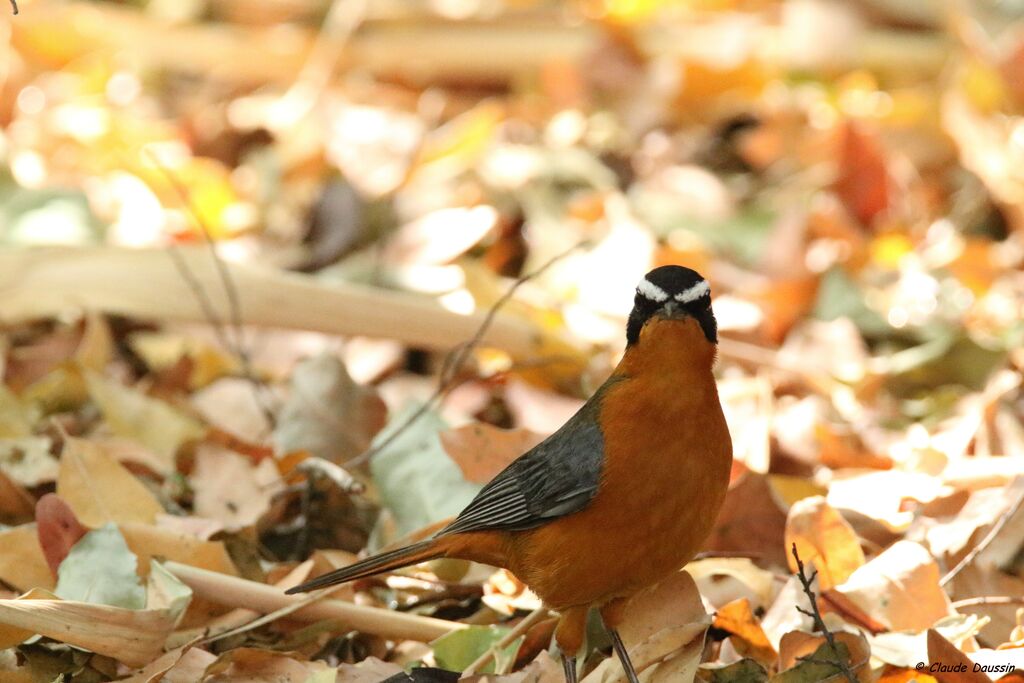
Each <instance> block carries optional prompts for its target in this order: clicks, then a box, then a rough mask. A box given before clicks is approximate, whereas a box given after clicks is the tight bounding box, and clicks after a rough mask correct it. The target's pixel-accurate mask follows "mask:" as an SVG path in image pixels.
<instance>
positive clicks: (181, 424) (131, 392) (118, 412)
mask: <svg viewBox="0 0 1024 683" xmlns="http://www.w3.org/2000/svg"><path fill="white" fill-rule="evenodd" d="M85 380H86V384H87V385H88V387H89V394H90V395H91V396H92V399H93V400H94V401H95V402H96V405H97V406H99V409H100V411H101V412H102V413H103V418H104V419H105V420H106V422H107V424H108V425H109V426H110V428H111V430H113V432H114V433H115V434H117V435H118V436H123V437H125V438H127V439H134V440H135V441H138V442H139V443H141V444H142V445H144V446H146V447H147V448H148V449H150V450H151V451H153V452H154V453H156V454H158V455H160V456H161V457H162V458H163V459H164V466H163V468H162V469H161V470H160V472H159V473H160V474H169V473H170V472H172V471H174V466H175V462H174V458H175V455H176V454H177V452H178V448H180V447H181V446H182V445H183V444H185V443H187V442H189V441H194V440H196V439H199V438H201V437H202V436H203V434H205V433H206V430H205V428H204V427H203V425H202V424H200V423H199V421H198V420H196V419H194V418H192V417H190V416H188V415H186V414H184V413H182V412H181V411H179V410H178V409H176V408H174V407H172V406H171V405H170V404H168V403H166V402H164V401H161V400H159V399H155V398H151V397H149V396H146V395H145V394H143V393H142V392H140V391H138V390H137V389H134V388H132V387H126V386H124V385H122V384H120V383H118V382H114V381H111V380H108V379H106V378H105V377H103V376H102V375H99V374H97V373H95V372H86V373H85Z"/></svg>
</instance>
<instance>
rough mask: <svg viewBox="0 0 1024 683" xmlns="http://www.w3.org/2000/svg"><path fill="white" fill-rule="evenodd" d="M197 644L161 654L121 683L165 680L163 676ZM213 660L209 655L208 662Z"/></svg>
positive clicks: (192, 643) (191, 643)
mask: <svg viewBox="0 0 1024 683" xmlns="http://www.w3.org/2000/svg"><path fill="white" fill-rule="evenodd" d="M197 642H198V640H193V641H191V642H189V643H186V644H184V645H181V646H179V647H176V648H174V649H173V650H169V651H167V652H165V653H163V654H162V655H160V656H159V657H157V658H156V659H154V660H153V661H152V662H150V663H148V664H147V665H146V666H144V667H143V668H142V670H141V671H137V672H136V673H134V674H133V675H131V676H129V677H128V678H124V679H121V683H157V682H158V681H161V680H166V679H165V674H166V673H167V672H168V671H170V670H171V669H173V668H174V667H176V666H178V664H179V663H180V662H181V660H182V658H183V657H184V656H185V654H186V653H188V651H189V650H191V649H192V647H193V646H194V645H195V644H196V643H197ZM213 659H214V656H213V655H210V660H211V661H212V660H213ZM204 668H205V667H204Z"/></svg>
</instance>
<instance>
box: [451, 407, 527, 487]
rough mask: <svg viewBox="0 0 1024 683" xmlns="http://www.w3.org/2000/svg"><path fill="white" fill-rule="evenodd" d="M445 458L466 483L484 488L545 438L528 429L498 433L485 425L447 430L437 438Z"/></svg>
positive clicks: (496, 429) (495, 428) (494, 428)
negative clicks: (452, 461) (469, 482)
mask: <svg viewBox="0 0 1024 683" xmlns="http://www.w3.org/2000/svg"><path fill="white" fill-rule="evenodd" d="M439 436H440V438H441V445H442V446H443V447H444V450H445V452H446V453H448V456H449V457H450V458H451V459H452V460H454V461H455V464H457V465H458V466H459V469H461V470H462V476H463V477H465V478H466V480H467V481H472V482H475V483H477V484H486V483H487V482H489V481H490V480H491V479H494V477H495V476H496V475H497V474H498V473H499V472H501V471H502V470H503V469H505V467H506V466H507V465H508V464H509V463H511V462H512V461H513V460H515V459H516V458H518V457H519V456H520V455H522V454H523V453H525V452H526V451H528V450H530V449H531V448H533V447H534V446H536V445H537V444H539V443H540V442H541V441H543V440H544V437H543V436H541V435H540V434H536V433H534V432H531V431H529V430H527V429H501V428H500V427H495V426H494V425H489V424H487V423H485V422H474V423H472V424H468V425H465V426H463V427H458V428H456V429H448V430H445V431H443V432H441V433H440V434H439Z"/></svg>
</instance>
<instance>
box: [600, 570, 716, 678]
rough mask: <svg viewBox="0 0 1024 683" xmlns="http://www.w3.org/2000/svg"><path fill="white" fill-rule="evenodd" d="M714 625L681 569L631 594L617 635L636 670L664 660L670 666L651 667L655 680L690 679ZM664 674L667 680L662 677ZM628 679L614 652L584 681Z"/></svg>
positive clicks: (692, 581) (686, 575)
mask: <svg viewBox="0 0 1024 683" xmlns="http://www.w3.org/2000/svg"><path fill="white" fill-rule="evenodd" d="M710 625H711V618H710V617H709V616H708V614H707V612H705V610H704V605H703V603H702V602H701V599H700V593H699V592H698V591H697V584H696V583H695V582H694V580H693V578H692V577H691V576H690V575H689V574H687V573H686V572H685V571H681V572H677V573H675V574H673V575H672V576H670V577H669V578H667V579H665V580H664V581H662V582H661V583H659V584H657V585H655V586H652V587H651V588H648V589H647V590H645V591H642V592H640V593H638V594H637V595H635V596H634V597H633V598H631V599H630V601H629V603H628V605H627V607H626V611H625V613H624V615H623V619H622V622H621V624H620V625H619V635H620V636H622V641H623V643H625V645H626V649H627V650H628V651H629V656H630V660H631V661H632V663H633V666H634V668H635V669H636V671H637V673H640V672H642V671H644V670H645V669H648V668H649V667H653V666H655V665H656V664H658V663H659V662H660V663H661V664H664V665H667V666H665V668H664V669H663V670H662V672H661V673H659V672H658V671H657V670H655V671H653V672H652V673H651V674H650V675H651V676H656V677H657V680H673V679H675V680H679V679H678V676H686V675H689V677H690V678H692V676H693V673H694V672H696V669H697V666H698V665H699V664H700V653H701V650H702V649H703V643H704V634H705V632H706V631H707V628H708V626H710ZM659 667H660V665H659ZM691 670H692V671H691ZM687 672H689V673H688V674H687ZM669 674H671V675H669ZM665 676H667V679H665V678H663V677H665ZM624 680H625V672H624V671H623V669H622V665H621V664H620V663H619V661H618V659H617V658H615V657H610V658H608V659H606V660H605V661H603V662H601V663H600V664H599V665H598V666H597V668H596V669H594V670H593V671H592V672H591V673H590V674H588V675H587V676H586V677H585V678H584V679H583V681H582V683H612V681H624ZM682 680H686V678H683V679H682Z"/></svg>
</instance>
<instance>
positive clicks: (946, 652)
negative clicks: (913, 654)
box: [928, 628, 991, 683]
mask: <svg viewBox="0 0 1024 683" xmlns="http://www.w3.org/2000/svg"><path fill="white" fill-rule="evenodd" d="M928 662H929V663H930V664H936V665H938V666H936V667H931V666H929V669H928V673H930V674H932V675H933V676H934V677H935V679H936V680H937V681H938V682H939V683H989V682H990V680H991V679H989V677H988V676H986V675H985V674H983V673H975V672H974V663H973V662H972V661H971V660H970V659H968V658H967V655H965V654H964V653H963V652H961V651H960V650H958V649H957V648H956V647H954V645H953V643H951V642H949V641H948V640H946V639H945V638H943V637H942V634H940V633H939V632H938V631H936V630H935V629H931V628H930V629H928ZM942 669H946V670H945V671H943V670H942ZM960 669H962V671H961V670H960Z"/></svg>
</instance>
